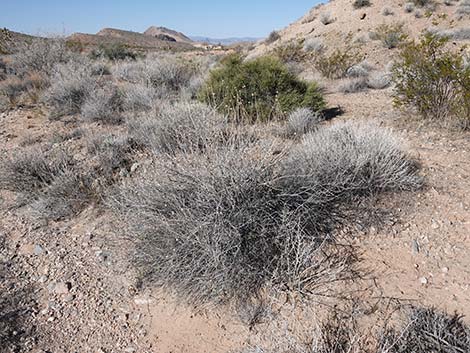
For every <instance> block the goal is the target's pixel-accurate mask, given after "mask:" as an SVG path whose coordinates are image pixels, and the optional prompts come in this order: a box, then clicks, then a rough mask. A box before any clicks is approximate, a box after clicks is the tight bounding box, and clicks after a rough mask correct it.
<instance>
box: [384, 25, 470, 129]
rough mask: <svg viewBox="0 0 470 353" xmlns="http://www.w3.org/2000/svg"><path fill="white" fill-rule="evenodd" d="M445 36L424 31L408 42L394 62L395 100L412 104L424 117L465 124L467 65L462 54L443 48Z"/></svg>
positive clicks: (468, 110) (468, 84) (468, 90)
mask: <svg viewBox="0 0 470 353" xmlns="http://www.w3.org/2000/svg"><path fill="white" fill-rule="evenodd" d="M447 41H448V39H447V38H440V37H438V36H436V35H433V34H431V33H426V34H425V35H424V36H423V38H422V39H421V41H420V42H418V43H410V44H409V45H408V46H406V47H405V48H404V49H403V50H402V52H401V55H400V62H399V63H398V64H397V65H395V67H394V70H393V79H394V82H395V103H396V104H397V105H398V106H409V107H412V108H415V109H416V110H417V112H418V113H419V115H420V117H421V118H423V119H427V120H437V121H441V122H443V121H446V120H447V118H452V119H457V121H458V123H459V124H463V127H467V126H468V121H469V118H468V116H469V113H470V105H469V103H468V102H469V97H470V69H469V68H468V67H466V66H465V62H464V58H463V57H462V55H458V54H456V53H453V52H450V51H447V50H446V49H444V46H445V44H446V43H447Z"/></svg>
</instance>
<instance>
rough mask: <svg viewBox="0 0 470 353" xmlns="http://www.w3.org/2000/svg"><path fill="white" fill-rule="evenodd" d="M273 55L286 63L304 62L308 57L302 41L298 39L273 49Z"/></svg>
mask: <svg viewBox="0 0 470 353" xmlns="http://www.w3.org/2000/svg"><path fill="white" fill-rule="evenodd" d="M273 55H274V56H276V57H278V58H279V60H281V61H282V62H284V63H291V62H296V63H298V62H303V61H305V60H306V59H307V57H308V54H307V53H306V52H305V51H304V50H303V43H302V41H298V40H297V41H290V42H288V43H285V44H283V45H279V46H277V47H276V48H274V50H273Z"/></svg>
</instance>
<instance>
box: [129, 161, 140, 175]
mask: <svg viewBox="0 0 470 353" xmlns="http://www.w3.org/2000/svg"><path fill="white" fill-rule="evenodd" d="M139 167H140V163H134V164H133V165H132V166H131V173H134V172H135V171H136V170H137V168H139Z"/></svg>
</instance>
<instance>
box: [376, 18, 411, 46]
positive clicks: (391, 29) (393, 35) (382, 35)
mask: <svg viewBox="0 0 470 353" xmlns="http://www.w3.org/2000/svg"><path fill="white" fill-rule="evenodd" d="M374 34H375V38H376V39H377V40H380V41H381V42H382V44H383V45H384V47H385V48H388V49H393V48H397V47H398V46H400V45H402V44H403V43H404V42H405V41H406V40H407V38H408V35H407V34H406V33H405V32H404V31H403V25H402V24H397V25H385V24H383V25H380V26H379V27H378V28H377V30H376V32H375V33H374Z"/></svg>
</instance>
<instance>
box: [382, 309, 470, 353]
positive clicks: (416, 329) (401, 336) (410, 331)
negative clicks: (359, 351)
mask: <svg viewBox="0 0 470 353" xmlns="http://www.w3.org/2000/svg"><path fill="white" fill-rule="evenodd" d="M469 347H470V327H468V326H467V325H466V324H465V323H464V322H463V320H462V317H461V316H459V315H457V314H454V315H447V314H446V313H443V312H440V311H438V310H436V309H434V308H411V310H410V312H409V314H408V315H407V318H406V320H405V322H404V323H403V327H402V328H401V329H399V330H396V329H389V330H387V331H386V332H385V333H384V334H383V335H382V338H381V342H380V347H379V349H378V353H385V352H389V353H407V352H415V353H428V352H436V353H437V352H439V353H454V352H467V351H468V348H469Z"/></svg>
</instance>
